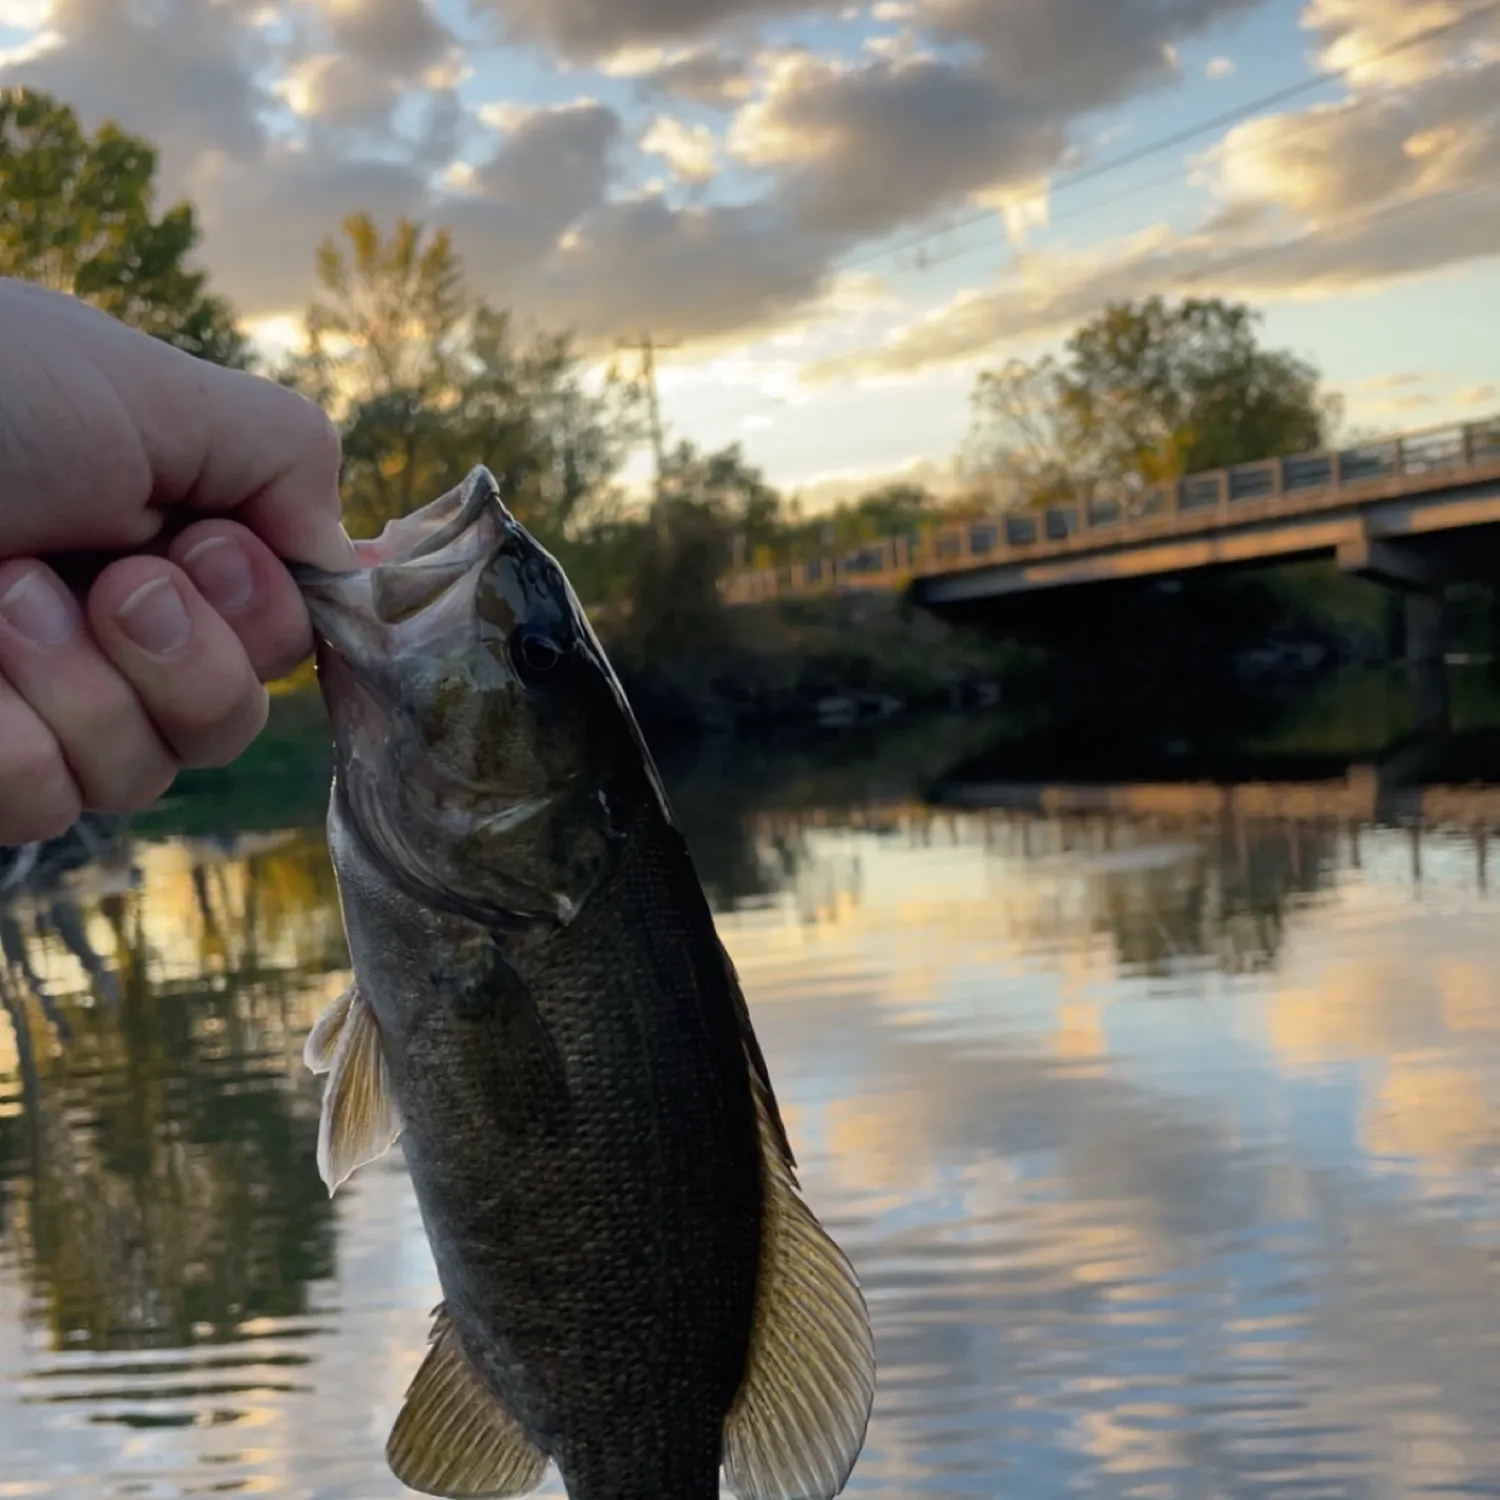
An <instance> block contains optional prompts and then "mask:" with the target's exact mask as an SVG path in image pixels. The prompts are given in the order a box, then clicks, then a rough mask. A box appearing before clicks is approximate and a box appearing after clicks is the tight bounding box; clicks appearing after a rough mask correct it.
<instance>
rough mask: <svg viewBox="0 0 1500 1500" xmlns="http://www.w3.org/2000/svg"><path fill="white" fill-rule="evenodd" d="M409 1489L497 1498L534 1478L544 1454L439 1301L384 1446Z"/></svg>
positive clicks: (528, 1487)
mask: <svg viewBox="0 0 1500 1500" xmlns="http://www.w3.org/2000/svg"><path fill="white" fill-rule="evenodd" d="M385 1454H386V1462H387V1463H388V1464H389V1465H390V1469H391V1473H393V1474H394V1475H395V1476H396V1478H397V1479H399V1480H400V1481H401V1483H402V1484H404V1485H405V1486H406V1487H407V1488H408V1489H412V1490H417V1491H419V1492H420V1493H421V1494H424V1495H441V1496H445V1497H448V1500H480V1497H484V1500H501V1497H508V1496H514V1495H525V1494H528V1493H530V1491H532V1490H534V1489H535V1488H536V1487H537V1485H538V1484H540V1483H541V1479H542V1475H543V1473H545V1471H546V1468H547V1455H546V1454H545V1453H543V1452H542V1450H541V1449H540V1448H538V1447H537V1446H536V1444H535V1443H533V1442H532V1441H531V1439H530V1438H528V1437H527V1436H526V1434H525V1432H523V1431H522V1429H521V1425H520V1423H519V1422H517V1421H516V1419H515V1418H514V1417H513V1416H511V1414H510V1413H509V1412H508V1411H507V1410H506V1409H505V1408H504V1407H503V1406H502V1405H501V1404H500V1403H499V1402H498V1401H497V1400H496V1399H495V1397H494V1396H493V1395H492V1394H491V1393H490V1391H489V1390H488V1388H487V1387H486V1386H485V1384H484V1383H483V1381H482V1380H481V1379H480V1378H479V1375H478V1374H477V1373H476V1372H475V1370H474V1367H473V1365H471V1364H470V1363H469V1360H468V1356H467V1355H465V1353H464V1349H463V1342H462V1340H461V1339H460V1338H459V1335H458V1329H457V1327H456V1326H455V1325H454V1323H453V1320H452V1319H451V1318H450V1317H449V1316H448V1313H447V1311H446V1309H445V1308H442V1307H439V1308H438V1310H437V1315H436V1317H435V1319H434V1321H433V1325H432V1338H431V1344H430V1347H429V1348H428V1350H427V1357H426V1358H425V1359H424V1360H423V1361H422V1365H421V1368H420V1369H419V1370H418V1371H417V1373H416V1375H415V1377H414V1378H413V1380H412V1383H411V1385H410V1387H409V1388H408V1389H407V1392H406V1400H405V1402H404V1403H403V1405H402V1407H401V1413H400V1415H399V1416H398V1417H397V1418H396V1423H395V1426H394V1427H392V1428H391V1435H390V1439H389V1441H388V1442H387V1443H386V1447H385Z"/></svg>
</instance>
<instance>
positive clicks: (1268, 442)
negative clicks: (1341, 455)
mask: <svg viewBox="0 0 1500 1500" xmlns="http://www.w3.org/2000/svg"><path fill="white" fill-rule="evenodd" d="M1257 322H1258V314H1256V313H1254V312H1252V311H1251V310H1250V309H1249V308H1248V307H1245V306H1242V305H1240V304H1236V303H1229V302H1225V301H1222V300H1221V299H1218V298H1208V299H1198V298H1189V299H1187V300H1186V301H1183V302H1180V303H1178V304H1176V305H1175V306H1173V305H1170V304H1168V303H1167V302H1166V301H1165V300H1164V299H1162V298H1161V297H1149V298H1147V299H1146V300H1144V301H1143V302H1140V303H1117V304H1114V305H1111V306H1110V307H1107V308H1105V310H1104V311H1103V312H1102V313H1100V314H1099V315H1098V316H1097V317H1096V318H1094V319H1092V320H1091V321H1090V322H1088V323H1085V324H1084V325H1083V326H1082V327H1081V328H1079V329H1078V331H1077V332H1076V333H1074V335H1073V336H1072V338H1070V339H1069V340H1068V342H1067V345H1066V347H1065V352H1064V357H1063V358H1061V359H1058V358H1054V357H1051V356H1048V357H1046V358H1044V359H1041V360H1039V361H1037V362H1036V363H1034V364H1027V363H1025V362H1024V361H1020V360H1012V361H1010V362H1009V363H1008V364H1006V365H1004V366H1003V367H1001V368H1000V369H998V370H992V371H986V372H984V373H982V374H981V375H980V377H979V380H978V382H977V383H976V386H975V390H974V395H973V425H972V427H971V431H970V437H969V445H968V452H967V455H966V459H967V463H968V466H969V468H970V469H971V471H972V472H975V473H978V474H982V475H984V476H985V477H986V478H989V479H991V480H992V481H999V482H1000V483H1001V484H1002V485H1003V486H1004V487H1006V488H1008V490H1009V492H1010V493H1009V494H1008V495H1007V496H1006V498H1007V499H1008V500H1009V501H1010V502H1011V503H1015V504H1031V505H1048V504H1055V503H1058V502H1061V501H1066V500H1070V499H1077V498H1081V497H1083V496H1086V495H1089V494H1091V493H1094V492H1095V491H1096V490H1100V489H1110V488H1125V489H1130V488H1133V487H1136V486H1149V485H1153V484H1159V483H1162V482H1165V481H1169V480H1172V479H1176V478H1180V477H1181V476H1182V475H1184V474H1191V473H1199V472H1203V471H1205V470H1210V469H1218V468H1223V467H1226V466H1228V465H1231V464H1238V463H1247V462H1252V461H1254V460H1256V459H1261V458H1274V457H1278V456H1281V455H1284V454H1288V453H1297V452H1305V451H1307V450H1309V449H1315V448H1318V447H1320V446H1322V445H1323V444H1324V442H1325V441H1326V440H1327V436H1328V432H1329V428H1330V425H1331V422H1332V421H1333V419H1334V417H1335V415H1336V408H1335V405H1334V402H1333V401H1332V399H1331V398H1329V397H1327V396H1325V395H1323V394H1322V393H1321V392H1320V389H1319V375H1318V371H1317V370H1316V369H1315V368H1314V367H1313V366H1312V365H1310V364H1308V363H1307V362H1306V361H1304V360H1302V359H1299V358H1298V357H1297V356H1295V355H1293V354H1290V353H1287V352H1284V351H1279V350H1267V349H1263V348H1261V347H1260V345H1259V343H1258V342H1257V340H1256V333H1255V325H1256V323H1257Z"/></svg>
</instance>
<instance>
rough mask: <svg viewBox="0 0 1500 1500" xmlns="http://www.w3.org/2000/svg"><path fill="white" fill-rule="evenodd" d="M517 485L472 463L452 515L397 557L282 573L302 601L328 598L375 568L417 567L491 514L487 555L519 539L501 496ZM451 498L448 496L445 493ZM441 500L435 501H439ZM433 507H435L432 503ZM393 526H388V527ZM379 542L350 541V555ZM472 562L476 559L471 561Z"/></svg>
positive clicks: (293, 567) (295, 565)
mask: <svg viewBox="0 0 1500 1500" xmlns="http://www.w3.org/2000/svg"><path fill="white" fill-rule="evenodd" d="M518 486H519V479H518V477H517V476H516V475H515V474H512V473H510V472H509V471H507V472H506V476H505V480H504V481H503V482H502V481H500V480H497V479H496V478H495V476H494V474H493V473H491V472H490V470H489V469H488V468H487V467H486V466H485V465H483V464H476V465H475V466H474V468H472V469H471V470H470V471H469V472H468V474H466V475H465V476H464V479H463V481H462V482H461V484H460V485H459V486H458V488H459V489H460V490H461V491H464V492H465V493H464V495H463V499H462V500H461V501H460V503H459V508H458V511H457V513H456V514H454V515H453V516H451V517H450V518H449V519H448V520H447V521H445V522H444V523H443V524H442V525H441V526H439V527H438V528H437V530H435V531H432V532H429V533H428V534H427V535H426V536H421V537H418V538H417V539H416V541H415V542H414V543H413V544H412V545H411V546H410V547H409V548H408V549H407V550H406V551H405V552H403V553H398V554H393V555H392V556H389V557H381V556H376V557H374V558H371V560H370V561H369V562H368V563H365V564H363V565H361V566H358V567H353V568H341V569H338V570H337V571H331V570H329V569H327V568H319V567H316V566H315V565H314V564H312V563H302V562H289V563H287V564H286V565H285V566H286V569H287V572H288V573H290V574H291V577H292V581H293V582H294V583H295V584H296V585H297V587H298V589H299V590H301V591H302V593H303V594H304V595H305V596H310V597H311V598H316V599H322V598H325V597H327V596H328V595H329V594H331V593H333V592H336V591H339V590H341V587H342V586H343V585H346V584H347V583H348V582H349V580H351V579H355V578H363V577H365V576H367V575H368V574H369V573H370V572H372V571H373V569H375V568H377V567H391V566H396V567H399V566H402V565H404V564H406V563H412V562H418V561H420V560H421V559H422V558H424V557H430V556H432V555H433V554H434V553H437V552H441V551H442V550H443V548H445V547H447V546H449V545H451V544H452V543H453V542H455V541H457V540H458V538H459V537H461V536H463V535H464V534H465V533H466V532H469V531H472V530H477V529H478V525H479V522H480V521H481V520H483V519H484V517H485V515H486V513H487V512H488V513H492V514H493V517H494V521H495V532H496V534H495V535H494V536H493V537H491V538H489V539H487V540H488V546H487V548H486V549H485V550H486V551H487V552H488V551H493V550H495V549H496V548H497V547H498V546H500V545H502V544H504V543H505V542H506V541H510V540H512V539H514V538H517V537H520V536H522V535H524V528H523V527H522V526H521V523H520V522H519V521H518V520H516V518H515V516H514V515H513V514H512V512H511V510H510V508H509V507H508V506H507V505H506V503H505V502H506V497H507V495H514V493H515V491H516V489H517V488H518ZM449 493H450V494H451V493H452V492H451V491H450V492H449ZM442 498H446V497H440V499H442ZM433 503H434V504H437V503H439V502H437V501H434V502H433ZM424 508H425V507H424ZM420 514H421V512H420V511H413V512H412V513H411V516H406V517H397V518H396V519H397V521H402V520H410V519H412V517H414V516H417V515H420ZM393 524H396V522H391V523H388V525H387V529H389V526H390V525H393ZM383 537H384V533H383V532H382V534H381V537H377V538H375V539H373V540H368V541H362V542H355V544H354V546H355V553H356V556H358V555H359V552H360V549H361V548H365V549H373V548H377V547H378V546H379V545H380V542H381V541H382V540H383ZM476 560H477V559H476Z"/></svg>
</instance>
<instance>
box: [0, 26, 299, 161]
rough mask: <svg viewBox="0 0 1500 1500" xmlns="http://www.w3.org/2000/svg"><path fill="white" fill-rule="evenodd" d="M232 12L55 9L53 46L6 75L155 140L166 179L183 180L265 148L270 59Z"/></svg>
mask: <svg viewBox="0 0 1500 1500" xmlns="http://www.w3.org/2000/svg"><path fill="white" fill-rule="evenodd" d="M243 19H244V18H243V17H242V16H241V15H240V13H239V12H238V11H237V10H236V8H235V7H234V6H233V5H231V4H226V3H204V0H160V3H159V4H156V5H153V6H152V7H150V8H149V9H145V8H140V7H135V6H130V5H126V4H124V3H122V0H55V3H54V5H53V6H52V9H51V12H50V14H49V16H48V20H47V25H48V28H49V30H50V31H51V32H52V33H54V34H55V36H56V38H57V41H56V43H55V45H53V46H51V47H49V48H48V49H47V50H45V51H43V52H40V53H38V54H35V55H32V56H30V57H25V58H22V59H21V60H19V61H17V62H13V63H12V65H11V66H8V67H6V68H5V70H4V73H3V75H0V77H3V81H4V82H5V83H21V84H29V85H30V86H32V87H33V88H39V89H44V90H46V91H47V92H49V93H52V94H55V95H56V96H57V97H58V98H60V99H63V100H65V101H67V102H68V103H70V104H72V105H73V106H74V107H75V108H76V109H77V110H78V111H79V114H80V116H81V117H82V118H83V120H84V122H85V124H86V125H89V126H94V125H98V124H99V123H101V122H102V121H104V120H105V119H114V120H117V121H119V122H120V123H121V124H122V125H124V126H125V127H126V128H127V129H130V130H134V131H138V132H140V133H141V134H143V135H145V136H147V137H148V138H149V139H150V140H151V141H153V142H154V143H155V144H156V145H157V146H158V147H159V148H160V149H161V154H162V157H163V165H164V171H165V175H166V176H167V177H168V179H169V180H172V179H173V178H175V179H176V181H177V182H179V183H180V182H181V181H182V180H183V174H185V173H186V171H187V169H188V167H189V166H190V165H191V164H192V162H193V160H194V159H195V158H198V157H200V156H201V155H202V154H203V153H204V152H206V151H213V152H221V153H224V154H227V155H229V156H232V157H237V158H241V159H246V158H250V157H254V156H256V155H258V154H259V153H260V151H261V150H262V149H263V147H264V144H265V140H266V132H265V127H264V125H263V123H262V115H263V112H264V111H265V110H266V108H267V106H268V105H269V104H270V97H269V95H268V94H267V93H266V91H265V90H264V88H263V87H262V86H261V85H260V84H259V83H258V82H257V81H256V74H257V71H258V70H259V69H260V68H261V67H263V66H264V65H265V64H266V63H268V62H269V61H270V60H271V54H270V51H269V47H268V44H267V42H266V40H265V38H264V36H263V34H262V33H261V32H260V31H258V30H257V29H256V28H254V27H251V26H248V25H245V24H243Z"/></svg>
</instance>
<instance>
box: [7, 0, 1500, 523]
mask: <svg viewBox="0 0 1500 1500" xmlns="http://www.w3.org/2000/svg"><path fill="white" fill-rule="evenodd" d="M1320 71H1323V72H1331V73H1332V74H1333V75H1334V76H1331V77H1329V78H1327V79H1326V80H1324V81H1322V82H1318V74H1319V72H1320ZM7 82H15V83H29V84H34V85H37V86H39V87H43V88H46V89H49V90H51V91H53V92H55V93H57V94H58V95H60V96H61V97H62V98H64V99H66V100H67V101H68V102H70V103H72V104H74V105H75V106H76V107H77V108H78V109H79V111H80V112H81V114H82V115H83V116H84V118H85V120H86V122H87V123H89V124H91V125H92V124H95V123H97V122H98V121H100V120H102V119H103V118H105V117H113V118H115V119H117V120H118V121H119V122H120V123H121V124H123V125H125V126H127V127H129V128H132V129H136V130H139V131H141V132H143V133H145V134H146V135H148V136H149V137H150V138H151V139H153V140H154V141H156V142H157V143H158V144H159V145H160V146H161V148H162V152H163V163H162V169H163V178H164V185H165V190H166V191H167V192H168V193H170V194H173V195H175V194H179V193H188V194H190V195H191V196H192V197H193V198H194V200H195V201H196V202H197V203H198V204H199V205H200V209H201V212H202V216H203V221H204V224H205V227H206V230H207V239H206V244H205V248H204V254H205V257H206V259H207V262H208V264H209V265H210V266H211V268H212V270H213V272H214V274H215V277H216V280H217V282H218V284H219V286H220V287H221V288H222V290H224V291H225V292H226V293H227V294H228V295H230V296H231V297H232V298H233V299H234V300H235V302H236V303H237V304H238V306H239V307H240V309H241V310H242V312H243V314H244V315H245V317H246V319H247V321H249V322H250V324H251V326H252V328H254V329H255V330H256V331H257V333H258V334H259V335H260V336H261V337H262V339H263V340H264V341H266V342H267V343H268V344H271V345H275V344H281V343H285V342H286V341H287V340H288V339H289V338H290V337H291V336H292V334H293V331H294V329H295V320H296V315H297V314H298V312H299V311H300V309H301V308H302V307H303V306H304V305H305V303H306V301H307V299H308V297H309V295H310V294H311V292H312V289H313V249H314V246H315V245H316V243H317V242H318V240H319V239H320V238H321V237H322V236H323V235H324V234H326V233H327V232H329V231H330V230H331V229H334V228H335V227H336V225H337V223H338V221H339V219H340V217H341V216H343V215H344V214H346V213H348V212H351V211H353V210H357V209H365V210H368V211H370V212H371V213H373V214H374V215H375V216H376V218H377V219H378V220H379V221H381V222H382V223H383V224H386V225H389V224H391V223H392V222H394V220H395V218H396V217H397V216H398V215H400V214H408V215H418V216H422V217H424V218H426V219H427V220H429V221H430V222H432V223H434V224H437V223H442V224H447V225H450V226H451V227H452V228H453V230H454V232H455V234H456V236H457V239H458V242H459V246H460V248H461V250H462V251H463V253H464V256H465V258H466V260H467V262H468V265H469V267H470V269H471V272H472V275H473V278H474V281H475V284H476V286H477V287H478V288H479V289H480V290H482V291H484V292H485V293H487V294H489V295H490V296H492V297H493V298H495V299H497V300H499V301H502V302H505V303H509V304H511V305H513V306H514V307H515V308H516V309H517V310H518V312H519V313H520V314H521V315H522V316H523V317H528V318H533V319H535V320H537V321H538V322H541V323H543V324H546V325H549V326H560V325H568V326H573V327H575V328H577V329H578V330H579V332H580V333H581V335H583V336H584V337H585V338H588V339H596V340H602V341H606V342H607V341H612V340H613V339H615V338H616V337H618V336H621V335H626V334H633V333H636V332H638V331H639V330H641V329H650V330H651V331H652V333H653V334H654V335H655V336H656V337H657V338H659V339H662V340H673V339H677V340H681V347H680V349H678V350H677V351H675V352H674V353H673V354H671V355H670V356H668V357H667V358H666V360H665V361H664V368H663V376H662V393H663V400H664V403H665V409H666V414H667V416H668V418H669V421H670V423H671V426H672V429H673V431H674V433H676V434H678V435H681V436H688V437H692V438H694V439H696V440H698V441H700V442H703V443H705V444H718V443H721V442H727V441H736V440H738V441H742V442H743V443H744V444H745V447H746V449H747V451H748V453H749V455H750V456H751V457H752V458H753V459H754V460H755V461H756V462H758V463H760V464H762V465H764V467H765V468H766V469H767V471H768V473H769V475H770V477H771V478H772V479H773V480H774V481H776V482H778V483H781V484H784V485H789V486H809V487H810V489H809V493H810V497H812V496H816V495H819V494H822V495H830V494H832V493H833V492H834V491H835V489H836V488H837V487H838V483H837V482H839V481H842V482H844V483H847V482H849V481H852V480H854V479H859V478H874V477H883V476H885V475H888V474H892V473H895V472H897V471H903V470H910V471H911V472H914V473H915V474H917V475H918V476H919V477H920V476H925V475H930V474H931V473H932V472H933V471H934V470H935V469H937V468H941V467H942V466H945V465H946V464H947V463H948V462H949V460H950V459H951V457H952V455H953V453H954V450H955V449H956V447H957V446H958V444H959V443H960V442H961V440H962V438H963V435H964V431H965V428H966V425H967V421H968V410H967V407H968V395H969V391H970V389H971V387H972V384H973V379H974V375H975V373H976V371H977V370H979V369H981V368H983V367H984V366H985V365H986V364H993V363H998V362H999V361H1001V360H1003V359H1005V358H1007V357H1009V356H1011V355H1022V356H1026V357H1030V356H1032V355H1035V354H1037V353H1040V352H1042V351H1043V350H1044V349H1046V348H1047V347H1049V346H1051V345H1054V344H1055V343H1056V341H1057V340H1058V339H1059V338H1060V337H1061V336H1063V335H1065V334H1066V332H1067V331H1068V330H1069V329H1070V328H1071V327H1072V326H1074V325H1075V324H1076V323H1077V322H1078V321H1079V320H1080V319H1082V318H1084V317H1087V316H1088V315H1089V314H1090V313H1092V312H1094V311H1095V310H1097V309H1098V308H1099V307H1100V306H1101V305H1102V304H1103V303H1104V302H1105V301H1106V300H1108V299H1111V298H1117V297H1133V296H1140V295H1144V294H1147V293H1150V292H1152V291H1161V292H1165V293H1175V294H1183V293H1189V292H1199V293H1222V294H1226V295H1231V296H1236V297H1243V298H1246V299H1248V300H1251V301H1253V302H1255V303H1256V304H1257V305H1259V306H1262V307H1263V308H1264V309H1265V311H1266V314H1267V317H1266V323H1265V336H1266V338H1267V339H1268V340H1270V341H1272V342H1274V343H1276V344H1279V345H1283V346H1288V347H1291V348H1293V349H1295V350H1297V351H1298V352H1299V353H1303V354H1305V355H1308V356H1310V357H1312V358H1313V359H1315V360H1316V361H1317V362H1318V363H1319V365H1320V366H1321V367H1322V368H1323V370H1324V371H1325V373H1326V375H1327V377H1328V380H1329V383H1330V385H1331V386H1333V387H1334V388H1336V389H1338V390H1339V391H1341V392H1342V393H1343V394H1344V395H1345V397H1346V399H1347V402H1348V408H1349V416H1350V419H1351V421H1353V422H1355V423H1357V424H1358V425H1360V426H1361V427H1386V428H1409V427H1416V426H1423V425H1427V424H1429V423H1433V422H1438V421H1446V420H1449V419H1452V418H1472V417H1475V416H1480V415H1486V414H1488V413H1490V412H1492V411H1494V410H1496V409H1500V354H1497V353H1496V349H1495V337H1494V328H1495V322H1496V313H1497V311H1500V279H1497V275H1496V266H1495V256H1496V254H1497V252H1500V175H1497V168H1500V4H1496V3H1494V0H880V3H877V4H873V5H868V4H867V5H848V4H844V3H842V0H834V3H832V4H829V5H826V6H809V5H807V4H805V3H804V0H0V84H4V83H7ZM1298 85H1304V87H1303V88H1302V89H1301V91H1300V92H1298V93H1296V94H1295V95H1294V96H1291V97H1287V98H1284V99H1282V100H1281V101H1279V102H1271V103H1266V102H1265V100H1266V98H1267V96H1268V95H1271V94H1273V93H1274V92H1276V91H1280V90H1286V89H1291V88H1293V87H1294V86H1298ZM1226 115H1227V116H1232V117H1234V118H1232V119H1230V120H1225V119H1224V118H1223V117H1224V116H1226ZM1199 126H1203V127H1204V128H1203V129H1201V130H1197V129H1196V127H1199ZM1189 131H1193V132H1194V133H1193V134H1192V135H1191V136H1190V138H1186V139H1180V140H1177V141H1175V142H1173V141H1172V138H1173V137H1176V136H1186V135H1187V133H1188V132H1189ZM1132 153H1138V155H1136V156H1134V157H1132ZM829 481H835V483H834V484H830V483H829Z"/></svg>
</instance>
